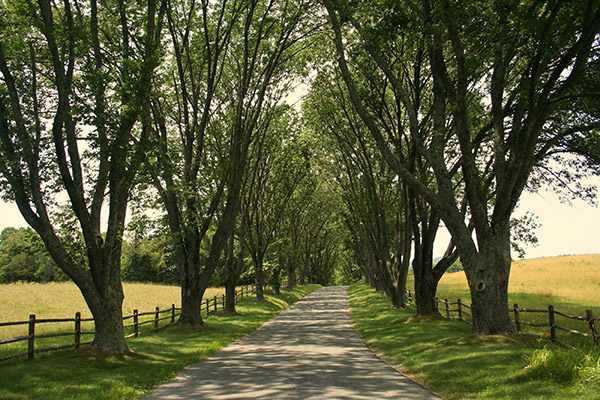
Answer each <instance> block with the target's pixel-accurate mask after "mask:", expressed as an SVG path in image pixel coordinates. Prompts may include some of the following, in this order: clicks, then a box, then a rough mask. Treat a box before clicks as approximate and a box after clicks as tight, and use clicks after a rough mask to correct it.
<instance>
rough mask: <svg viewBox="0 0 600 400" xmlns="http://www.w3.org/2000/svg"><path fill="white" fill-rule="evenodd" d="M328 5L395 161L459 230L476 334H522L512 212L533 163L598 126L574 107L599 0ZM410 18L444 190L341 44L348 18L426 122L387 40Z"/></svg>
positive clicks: (428, 155) (347, 76) (592, 53)
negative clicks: (412, 153) (404, 150)
mask: <svg viewBox="0 0 600 400" xmlns="http://www.w3.org/2000/svg"><path fill="white" fill-rule="evenodd" d="M323 3H324V5H325V6H326V8H327V11H328V15H329V17H330V22H331V24H332V28H333V30H334V41H335V46H336V53H337V56H338V64H339V68H340V72H341V74H342V76H343V79H344V81H345V83H346V86H347V88H348V91H349V93H350V97H351V99H352V103H353V105H354V107H355V108H356V110H357V112H358V114H359V115H360V117H361V119H362V120H363V122H364V123H365V125H366V126H367V127H368V128H369V131H370V132H371V134H372V136H373V137H374V138H375V140H376V142H377V145H378V148H379V149H380V151H381V152H382V155H383V156H384V158H385V159H386V161H387V162H388V163H390V165H391V166H392V167H393V169H394V171H396V172H397V173H398V175H399V176H400V178H401V179H403V180H404V181H406V182H407V184H408V185H410V187H411V188H413V190H415V191H416V192H418V193H419V195H421V196H423V197H424V198H425V199H426V201H427V202H428V203H429V204H430V205H431V206H432V207H433V208H434V209H435V211H436V212H437V213H439V215H440V217H441V219H442V220H443V221H444V223H445V225H446V227H447V228H448V229H449V231H450V233H451V235H452V238H453V242H454V244H455V245H456V247H457V249H458V252H459V255H460V258H461V262H462V264H463V265H464V268H465V272H466V275H467V279H468V282H469V288H470V291H471V301H472V307H473V332H474V333H479V334H487V333H511V332H512V331H513V330H514V328H513V326H512V324H511V322H510V318H509V315H508V277H509V273H510V264H511V260H510V216H511V213H512V211H513V210H514V207H515V205H516V203H517V201H518V199H519V196H520V194H521V193H522V191H523V189H524V187H525V186H526V184H527V182H528V179H529V176H530V173H531V171H532V169H533V168H534V166H535V165H536V164H538V163H540V162H541V161H542V160H544V158H545V157H546V156H547V155H548V154H549V152H550V151H551V150H552V149H553V148H554V147H555V146H556V145H557V143H558V142H560V140H561V139H562V138H564V137H566V136H567V135H569V133H572V132H582V133H584V132H588V131H589V130H590V129H592V128H593V127H595V126H597V117H596V118H592V119H591V120H587V121H581V120H580V119H579V118H578V114H577V113H570V112H568V111H567V110H569V108H570V105H571V104H572V101H573V100H574V99H576V98H580V97H588V96H589V95H590V94H589V93H582V92H577V91H576V90H575V89H576V88H577V84H578V83H579V82H581V81H582V79H584V78H585V76H586V75H587V66H588V65H589V64H590V62H591V61H592V60H595V59H597V56H598V54H597V52H598V46H597V35H598V30H599V29H600V27H599V26H598V24H596V23H594V21H596V20H597V18H598V17H599V16H600V14H599V13H600V4H599V2H598V1H579V2H578V1H574V2H568V4H567V3H565V2H539V3H534V4H530V3H526V2H508V1H501V2H490V4H487V3H486V4H485V5H483V4H468V5H466V6H465V7H463V6H462V5H461V9H460V10H459V8H458V5H456V4H454V3H451V2H449V1H446V0H440V1H424V2H422V3H421V4H418V5H415V7H413V8H410V9H408V8H403V7H400V6H394V5H392V4H385V3H383V4H382V5H381V6H382V7H381V8H379V9H377V11H376V12H378V13H387V17H385V18H383V19H380V20H378V19H377V18H370V19H366V18H364V15H362V14H361V13H360V11H361V10H360V8H357V7H350V6H349V5H348V4H346V3H342V2H338V1H334V0H324V1H323ZM372 12H373V11H372ZM411 19H412V20H414V21H419V23H418V25H417V26H414V25H412V26H411V28H413V32H416V34H417V35H418V39H419V40H422V41H423V42H424V43H425V46H426V49H427V58H428V68H429V71H430V72H429V73H430V74H431V78H430V80H431V85H430V88H429V90H430V93H431V99H432V100H431V104H432V108H431V115H432V128H433V129H432V135H431V136H428V137H422V136H418V135H413V136H411V139H412V140H413V141H414V142H415V143H416V146H417V149H418V151H419V153H420V154H421V155H422V156H423V158H424V159H425V160H427V162H428V164H429V166H430V168H431V169H432V171H433V172H434V175H435V178H436V186H437V187H436V188H435V189H434V188H430V187H427V186H425V185H424V184H423V183H422V182H420V181H419V180H418V179H417V178H416V177H415V176H414V174H412V173H411V171H410V169H409V168H408V166H407V165H406V163H404V162H403V160H402V159H400V158H399V157H398V156H397V155H396V154H394V152H393V150H392V148H391V147H390V138H389V137H388V136H387V134H386V133H385V132H384V131H383V130H382V129H381V128H380V126H378V117H377V115H374V114H373V113H372V112H371V111H370V110H368V109H367V108H366V107H365V105H364V102H363V101H362V99H361V98H360V95H359V93H358V92H357V88H356V84H355V78H354V77H353V75H352V71H351V70H350V68H349V65H348V62H347V58H346V50H345V47H344V45H343V42H342V41H343V31H342V21H348V23H349V24H350V25H351V26H352V27H353V29H354V32H355V33H356V34H357V35H358V37H359V38H360V40H361V42H360V46H361V47H362V49H363V51H364V54H365V56H366V57H369V59H370V60H372V61H373V63H375V64H376V65H377V67H378V72H379V73H380V74H382V75H384V76H385V77H386V78H387V79H388V80H389V82H390V86H391V89H390V90H391V91H392V93H393V95H394V98H395V99H396V102H397V104H401V105H402V106H403V107H404V108H405V109H406V112H407V115H408V119H409V125H411V126H418V125H419V123H420V119H421V115H420V114H419V104H417V103H415V102H414V99H413V98H411V97H410V96H408V95H407V92H406V90H405V88H406V86H405V85H404V84H403V81H402V79H401V77H400V75H399V74H398V71H397V69H396V68H395V67H396V66H397V65H398V64H396V63H392V62H393V61H396V60H393V59H391V58H390V57H387V55H389V53H388V52H387V51H386V48H385V47H386V46H387V43H388V42H386V41H385V40H381V37H380V36H381V35H382V34H385V35H389V34H390V33H396V32H399V31H403V29H404V28H405V26H408V25H409V24H408V23H407V22H406V21H409V20H411ZM391 44H392V45H393V43H391ZM484 44H485V45H484ZM487 44H491V45H487ZM486 104H488V105H486ZM457 159H458V164H457V163H456V162H455V160H457ZM454 165H459V166H460V170H461V175H462V178H461V179H463V180H464V184H463V190H464V193H465V197H466V200H467V205H468V210H469V216H470V218H469V220H468V221H467V220H465V218H464V216H463V213H461V203H460V200H457V199H456V198H455V190H456V181H453V173H452V171H453V168H454ZM471 224H472V227H473V228H474V232H475V237H476V239H475V238H473V237H472V235H471V229H470V225H471Z"/></svg>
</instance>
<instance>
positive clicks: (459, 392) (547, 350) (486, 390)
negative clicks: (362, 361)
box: [349, 282, 600, 400]
mask: <svg viewBox="0 0 600 400" xmlns="http://www.w3.org/2000/svg"><path fill="white" fill-rule="evenodd" d="M349 293H350V308H351V312H352V322H353V323H354V325H355V327H356V328H357V329H358V330H359V331H360V333H361V335H362V336H363V338H364V339H365V340H366V341H367V343H369V345H371V346H372V347H374V348H376V349H377V350H379V351H380V352H382V353H384V354H385V355H387V356H389V357H391V358H393V359H395V360H396V361H398V362H399V363H400V364H401V365H402V366H403V368H404V371H405V373H406V374H407V375H409V376H412V377H414V378H416V379H417V381H419V382H421V383H424V384H426V385H427V386H428V387H429V388H431V389H432V390H433V391H434V392H436V393H439V394H440V395H441V396H442V397H444V398H445V399H486V400H487V399H490V400H493V399H544V400H546V399H561V400H564V399H600V351H599V350H598V349H597V348H596V349H590V348H588V349H581V350H577V351H572V350H565V349H559V348H556V347H554V346H547V347H542V345H541V344H537V343H536V342H532V341H530V340H527V339H524V338H521V337H499V336H475V335H471V334H470V327H469V325H467V324H466V323H463V322H459V321H453V320H446V319H437V318H434V319H425V320H423V319H418V318H415V317H414V311H413V310H394V309H392V308H391V307H390V302H389V300H388V299H386V298H383V297H382V296H381V295H380V294H379V293H377V292H375V291H374V290H372V289H371V288H369V287H368V285H366V284H365V283H363V282H359V283H356V284H354V285H352V286H351V287H350V291H349Z"/></svg>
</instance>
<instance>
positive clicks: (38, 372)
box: [0, 285, 318, 400]
mask: <svg viewBox="0 0 600 400" xmlns="http://www.w3.org/2000/svg"><path fill="white" fill-rule="evenodd" d="M317 288H318V286H317V285H307V286H303V287H300V288H297V289H294V290H291V291H282V294H281V295H278V296H275V295H272V294H269V293H267V294H266V296H265V297H266V301H265V302H257V301H256V300H255V299H254V298H248V299H244V300H242V301H241V302H240V303H238V305H237V310H238V313H239V314H238V315H230V314H226V313H223V312H220V313H216V314H212V315H211V316H209V317H208V318H207V319H206V323H207V326H205V327H202V328H181V327H172V328H168V329H165V330H163V331H160V332H157V333H150V334H147V335H145V336H141V337H139V338H136V339H130V340H128V342H127V343H128V345H129V346H130V348H131V350H132V351H133V352H132V353H128V354H124V355H118V356H110V355H104V354H93V353H90V352H87V351H79V352H76V351H74V350H64V351H57V352H52V353H46V354H40V355H36V360H34V361H32V362H27V361H23V360H15V361H9V362H3V363H1V364H0V398H1V399H5V400H15V399H48V400H52V399H136V398H141V397H143V396H144V395H145V394H147V393H148V392H149V391H150V390H151V388H152V387H154V386H156V385H158V384H160V383H164V382H166V381H168V380H169V379H171V378H173V377H174V376H175V375H176V373H177V372H178V371H180V370H181V369H182V368H184V367H185V366H186V365H189V364H191V363H193V362H196V361H198V360H201V359H204V358H207V357H209V356H210V355H211V354H213V353H214V352H215V351H217V350H218V349H220V348H222V347H224V346H226V345H227V344H229V343H231V342H233V341H235V340H236V339H238V338H240V337H241V336H244V335H246V334H248V333H250V332H252V331H253V330H255V329H256V328H258V327H260V326H261V325H262V324H263V323H265V322H266V321H267V320H269V319H270V318H272V317H273V316H275V315H276V314H278V313H279V312H280V311H281V310H283V309H285V308H286V307H288V306H289V305H290V304H292V303H293V302H295V301H297V300H299V299H301V298H302V297H304V296H305V295H306V294H308V293H310V292H311V291H313V290H315V289H317Z"/></svg>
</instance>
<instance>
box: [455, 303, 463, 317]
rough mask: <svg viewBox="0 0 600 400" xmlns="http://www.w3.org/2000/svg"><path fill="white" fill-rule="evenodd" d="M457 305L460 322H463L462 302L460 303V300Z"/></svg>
mask: <svg viewBox="0 0 600 400" xmlns="http://www.w3.org/2000/svg"><path fill="white" fill-rule="evenodd" d="M456 305H457V306H458V320H459V321H462V320H463V318H462V302H461V301H460V299H458V300H456Z"/></svg>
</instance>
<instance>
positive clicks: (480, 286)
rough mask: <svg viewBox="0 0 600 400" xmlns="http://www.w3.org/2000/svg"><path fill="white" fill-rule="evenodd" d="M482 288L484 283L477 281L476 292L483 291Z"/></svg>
mask: <svg viewBox="0 0 600 400" xmlns="http://www.w3.org/2000/svg"><path fill="white" fill-rule="evenodd" d="M484 289H485V283H483V282H479V283H478V284H477V291H478V292H483V291H484Z"/></svg>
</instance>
